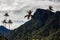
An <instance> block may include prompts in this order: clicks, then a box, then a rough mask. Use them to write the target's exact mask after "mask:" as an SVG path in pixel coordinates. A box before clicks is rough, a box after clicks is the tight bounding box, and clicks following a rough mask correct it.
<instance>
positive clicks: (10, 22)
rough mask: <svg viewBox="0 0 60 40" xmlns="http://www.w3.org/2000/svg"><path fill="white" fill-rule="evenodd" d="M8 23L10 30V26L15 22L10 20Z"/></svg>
mask: <svg viewBox="0 0 60 40" xmlns="http://www.w3.org/2000/svg"><path fill="white" fill-rule="evenodd" d="M8 23H9V28H10V24H12V23H13V22H12V21H11V20H9V21H8Z"/></svg>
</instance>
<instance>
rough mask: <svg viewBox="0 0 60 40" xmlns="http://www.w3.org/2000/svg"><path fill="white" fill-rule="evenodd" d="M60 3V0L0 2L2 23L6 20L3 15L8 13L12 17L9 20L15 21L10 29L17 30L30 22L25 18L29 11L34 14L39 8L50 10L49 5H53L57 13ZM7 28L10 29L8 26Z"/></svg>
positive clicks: (10, 0) (7, 0)
mask: <svg viewBox="0 0 60 40" xmlns="http://www.w3.org/2000/svg"><path fill="white" fill-rule="evenodd" d="M59 1H60V0H0V21H2V20H3V19H5V17H4V16H3V15H4V14H5V13H6V12H8V13H9V15H10V17H9V18H8V19H11V20H12V21H15V22H14V24H12V25H13V26H11V28H10V29H11V30H13V29H16V28H17V27H19V26H20V25H22V24H23V23H25V22H27V21H28V20H27V18H24V16H25V15H26V14H27V10H30V9H31V10H32V11H33V12H34V11H35V10H36V9H37V8H43V9H48V7H49V5H52V6H53V9H54V10H55V11H57V10H60V2H59ZM16 21H19V22H16ZM1 24H2V23H1ZM15 24H16V25H15ZM6 28H8V29H9V27H8V26H7V27H6Z"/></svg>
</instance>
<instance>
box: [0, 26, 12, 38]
mask: <svg viewBox="0 0 60 40" xmlns="http://www.w3.org/2000/svg"><path fill="white" fill-rule="evenodd" d="M10 32H11V30H8V29H6V28H5V27H4V26H0V35H4V36H5V37H6V36H8V34H9V33H10Z"/></svg>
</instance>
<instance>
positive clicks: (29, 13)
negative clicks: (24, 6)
mask: <svg viewBox="0 0 60 40" xmlns="http://www.w3.org/2000/svg"><path fill="white" fill-rule="evenodd" d="M31 13H32V11H31V10H29V11H28V15H26V16H25V17H24V18H26V17H28V19H29V18H30V17H32V15H31Z"/></svg>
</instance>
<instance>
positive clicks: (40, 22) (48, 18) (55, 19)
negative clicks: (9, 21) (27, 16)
mask: <svg viewBox="0 0 60 40" xmlns="http://www.w3.org/2000/svg"><path fill="white" fill-rule="evenodd" d="M59 29H60V11H56V12H52V11H50V10H45V9H39V8H38V9H36V12H35V13H34V15H33V16H32V19H31V20H30V21H28V22H26V23H25V24H23V25H22V26H20V27H19V28H17V29H15V30H14V31H13V32H12V33H11V35H9V37H8V39H9V40H33V39H36V40H45V39H46V40H60V36H59V35H60V30H59ZM51 35H52V36H51ZM55 36H56V37H55ZM55 38H56V39H55Z"/></svg>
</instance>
